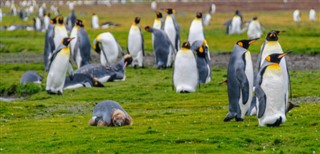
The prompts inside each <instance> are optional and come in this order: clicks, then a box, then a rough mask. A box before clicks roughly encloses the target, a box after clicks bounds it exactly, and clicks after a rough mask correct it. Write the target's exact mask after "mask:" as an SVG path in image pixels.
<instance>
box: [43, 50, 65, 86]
mask: <svg viewBox="0 0 320 154" xmlns="http://www.w3.org/2000/svg"><path fill="white" fill-rule="evenodd" d="M62 50H65V49H62ZM69 58H70V55H69V54H68V53H66V52H63V51H60V52H59V53H58V55H57V56H56V58H55V59H54V60H53V62H52V64H51V67H50V71H49V74H48V78H47V87H46V90H51V91H53V92H58V91H61V92H62V89H63V86H64V82H65V78H66V72H67V68H68V65H69V64H68V63H69Z"/></svg>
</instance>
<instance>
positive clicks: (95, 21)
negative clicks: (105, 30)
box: [92, 16, 99, 29]
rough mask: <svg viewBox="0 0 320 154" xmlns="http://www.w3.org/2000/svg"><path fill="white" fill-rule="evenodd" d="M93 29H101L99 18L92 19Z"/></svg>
mask: <svg viewBox="0 0 320 154" xmlns="http://www.w3.org/2000/svg"><path fill="white" fill-rule="evenodd" d="M92 28H93V29H98V28H99V19H98V17H97V16H93V17H92Z"/></svg>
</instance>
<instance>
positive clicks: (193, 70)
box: [173, 42, 199, 93]
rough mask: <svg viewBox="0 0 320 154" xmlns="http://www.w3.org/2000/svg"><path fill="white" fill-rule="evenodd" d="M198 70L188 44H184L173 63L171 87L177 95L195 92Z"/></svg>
mask: <svg viewBox="0 0 320 154" xmlns="http://www.w3.org/2000/svg"><path fill="white" fill-rule="evenodd" d="M198 80H199V76H198V69H197V62H196V58H195V55H194V53H193V52H192V51H191V50H190V44H189V42H184V43H183V44H182V48H181V49H180V50H179V51H178V53H177V56H176V59H175V61H174V70H173V85H174V87H175V88H176V92H177V93H189V92H195V91H196V88H197V85H198Z"/></svg>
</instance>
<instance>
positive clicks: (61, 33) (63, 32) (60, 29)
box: [53, 16, 68, 48]
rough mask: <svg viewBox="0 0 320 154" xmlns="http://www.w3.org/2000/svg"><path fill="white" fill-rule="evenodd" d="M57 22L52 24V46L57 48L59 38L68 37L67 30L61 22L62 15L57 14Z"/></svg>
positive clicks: (59, 41) (59, 42)
mask: <svg viewBox="0 0 320 154" xmlns="http://www.w3.org/2000/svg"><path fill="white" fill-rule="evenodd" d="M56 20H57V23H56V24H55V26H54V35H53V36H54V37H53V40H54V46H55V47H56V48H57V47H58V46H59V45H60V44H61V40H62V39H63V38H66V37H68V32H67V29H66V27H65V26H64V24H63V17H62V16H59V17H57V19H56Z"/></svg>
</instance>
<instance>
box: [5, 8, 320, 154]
mask: <svg viewBox="0 0 320 154" xmlns="http://www.w3.org/2000/svg"><path fill="white" fill-rule="evenodd" d="M131 6H132V7H131ZM164 7H165V6H164ZM129 8H130V10H129ZM202 8H203V11H206V10H207V6H203V7H202ZM63 10H64V11H62V14H63V15H67V14H68V11H66V10H67V9H63ZM92 10H93V8H92V7H79V11H76V14H77V16H78V18H80V19H83V20H84V23H85V25H88V26H86V27H85V28H86V29H87V32H88V34H89V37H90V39H91V41H93V39H94V38H95V36H97V35H98V34H99V33H101V32H106V31H109V32H112V33H113V35H114V36H115V37H116V39H117V40H118V41H119V43H120V45H121V46H122V47H123V48H124V49H126V46H127V36H128V31H129V28H130V25H131V23H132V22H133V20H134V17H135V16H140V17H141V18H142V20H141V26H147V25H152V24H153V19H154V17H155V15H154V13H153V12H152V10H151V9H150V8H149V4H140V5H136V4H135V5H133V4H132V5H115V6H113V7H111V8H108V7H97V8H94V11H95V12H96V13H97V14H98V15H99V17H100V18H99V20H100V22H103V21H113V22H116V23H119V24H121V26H120V27H114V28H110V29H104V30H102V29H99V30H93V29H91V28H90V19H91V14H92V13H93V12H92ZM3 11H5V9H3ZM196 11H197V10H192V9H189V10H178V9H177V12H178V14H177V15H176V18H177V20H178V22H179V24H180V26H181V28H182V30H181V38H182V40H186V38H187V34H188V29H189V26H190V23H191V21H192V19H193V18H194V12H196ZM232 15H233V12H217V13H216V14H214V15H213V17H212V21H211V23H212V24H211V25H210V26H208V27H205V33H206V36H207V40H208V44H209V46H210V50H211V52H212V53H224V52H231V50H232V47H233V45H234V43H235V42H236V41H238V40H240V39H245V38H247V35H246V34H241V35H231V36H227V35H225V33H224V30H225V28H224V27H223V23H224V21H226V20H228V19H230V18H231V17H232ZM243 15H244V18H245V20H249V19H251V17H252V16H254V15H257V16H258V17H259V19H260V21H261V22H262V23H263V25H264V26H265V28H266V32H268V31H269V30H272V29H277V30H286V32H285V33H283V34H281V35H280V36H279V37H280V38H279V39H280V43H281V45H282V47H283V49H284V50H292V51H294V53H293V54H305V55H312V54H318V53H319V52H320V43H319V37H320V27H319V26H317V25H319V20H318V21H316V22H315V23H311V22H309V21H307V19H306V17H305V18H303V19H302V20H304V22H301V23H298V24H297V23H293V21H292V18H291V11H277V12H243ZM12 22H15V23H27V24H32V22H31V21H27V22H24V21H20V20H18V18H17V17H11V16H10V17H9V16H6V17H4V19H3V22H2V23H0V26H2V25H6V24H10V23H12ZM44 35H45V34H44V33H41V32H32V31H31V32H27V31H14V32H7V31H0V57H1V55H6V54H13V53H15V54H16V55H17V56H19V54H21V53H23V54H34V53H37V54H40V53H42V52H43V46H44ZM263 37H265V34H264V36H263ZM144 38H145V43H146V45H145V47H146V51H147V52H150V53H151V51H152V46H151V34H149V33H146V32H144ZM263 41H264V39H263V38H261V39H260V40H258V41H257V42H256V43H255V44H253V45H252V46H251V47H250V51H251V52H252V53H253V54H257V53H258V52H259V48H260V45H261V44H262V42H263ZM92 52H93V51H92ZM289 56H290V55H289ZM21 58H23V57H21ZM0 61H1V59H0ZM319 61H320V60H319ZM43 67H44V66H43V63H23V64H22V63H10V64H0V78H1V80H0V94H1V95H10V94H12V95H13V96H15V97H22V99H20V100H19V99H18V100H15V101H12V102H2V101H0V105H1V107H0V113H1V117H0V124H1V128H0V129H1V132H0V133H1V139H0V153H319V152H320V141H319V140H320V112H319V109H320V90H319V85H320V70H307V69H306V70H292V71H290V76H291V83H292V99H291V101H292V102H293V103H295V104H299V105H300V107H297V108H294V109H292V110H291V111H290V112H289V113H288V114H287V122H285V123H284V124H282V125H281V126H280V127H259V126H258V120H257V118H256V117H255V116H247V117H246V118H245V120H244V121H243V122H235V121H231V122H223V119H224V118H225V115H226V114H227V112H228V99H227V86H226V85H223V84H219V83H220V82H222V81H224V80H225V79H226V75H227V73H226V69H225V68H218V67H215V66H214V67H213V68H212V74H213V79H212V81H211V82H210V83H209V84H207V85H200V86H199V87H198V89H197V91H196V92H195V93H188V94H178V93H176V92H175V91H174V90H173V89H172V69H171V68H169V69H165V70H157V69H156V68H154V67H152V66H147V67H146V68H144V69H133V68H131V67H129V68H127V70H126V76H127V78H126V80H125V81H122V82H108V83H105V86H106V87H104V88H78V89H71V90H64V92H63V95H62V96H57V95H48V94H47V93H46V92H45V91H44V89H45V83H46V80H45V79H44V81H43V83H42V85H28V86H30V88H29V89H26V87H22V86H20V85H19V81H20V77H21V76H22V74H23V73H25V72H26V71H28V70H35V71H36V72H38V73H40V74H41V73H42V71H43ZM26 93H29V94H30V93H34V94H33V95H27V96H25V94H26ZM103 100H115V101H117V102H119V103H120V104H121V105H122V107H123V108H124V109H126V111H127V112H128V113H129V114H130V115H131V117H132V118H133V125H132V126H125V127H91V126H89V125H88V121H89V119H90V118H91V113H92V110H93V107H94V105H95V104H97V103H99V102H101V101H103Z"/></svg>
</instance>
